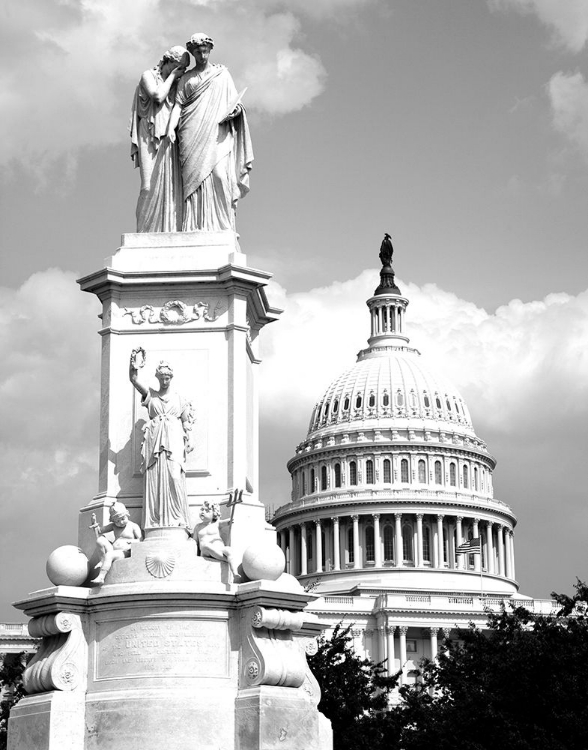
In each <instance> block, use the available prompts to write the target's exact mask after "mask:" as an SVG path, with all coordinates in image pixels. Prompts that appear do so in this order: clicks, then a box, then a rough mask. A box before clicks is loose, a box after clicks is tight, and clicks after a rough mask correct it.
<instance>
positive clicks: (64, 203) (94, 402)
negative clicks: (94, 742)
mask: <svg viewBox="0 0 588 750" xmlns="http://www.w3.org/2000/svg"><path fill="white" fill-rule="evenodd" d="M1 14H2V28H3V32H2V33H3V44H2V47H1V54H2V55H3V56H4V57H5V62H4V65H3V66H2V71H3V72H2V73H1V74H0V75H2V78H3V91H4V92H5V94H4V108H3V109H4V116H3V118H2V123H1V124H0V132H1V135H2V137H1V138H0V162H1V163H2V166H3V175H2V178H1V182H0V189H1V204H0V226H1V229H0V243H1V246H2V283H3V285H4V286H3V288H2V294H1V299H0V310H1V314H2V319H3V323H4V324H3V326H2V334H1V335H2V351H3V352H4V368H3V372H2V375H1V376H0V388H1V393H2V401H3V407H4V408H3V426H4V429H3V451H2V454H1V458H0V477H1V482H2V489H1V492H2V497H3V502H2V506H1V507H0V521H1V528H2V529H3V532H2V536H3V544H2V553H1V554H2V556H3V561H2V566H3V570H5V571H7V570H10V571H11V575H10V576H3V583H2V588H1V589H0V602H1V604H2V605H3V607H0V618H2V619H11V618H12V619H13V618H14V617H15V615H13V614H12V612H11V610H10V607H9V606H8V602H9V601H11V600H14V599H15V598H18V597H20V596H21V595H22V594H24V593H26V592H27V591H30V590H32V589H35V588H39V587H41V586H43V585H45V576H44V562H45V560H46V558H47V556H48V554H49V553H50V552H51V550H52V549H53V548H54V547H56V546H58V545H59V544H64V543H68V542H69V543H75V540H76V524H77V510H78V508H79V507H80V506H82V505H84V504H85V503H86V502H88V501H89V500H90V498H91V497H92V496H93V495H94V493H95V492H96V486H97V485H96V463H97V455H98V445H97V437H98V381H99V339H98V336H97V335H96V330H97V318H96V315H97V314H98V312H99V307H98V303H97V301H96V300H94V299H92V298H90V297H89V296H87V295H83V294H82V293H81V292H80V291H79V290H78V288H77V285H76V284H75V278H76V277H77V276H79V275H81V274H84V273H87V272H91V271H94V270H97V269H98V268H99V267H100V266H101V265H102V262H103V258H105V257H106V256H109V255H111V254H112V253H113V251H114V250H115V249H116V247H118V244H119V238H120V235H121V234H122V233H123V232H128V231H133V230H134V208H135V202H136V198H137V194H138V174H137V173H136V172H135V171H134V170H133V169H132V166H131V161H130V158H129V148H130V144H129V138H128V134H127V130H126V127H127V122H128V115H129V111H130V102H131V99H132V94H133V90H134V86H135V85H136V83H137V81H138V79H139V77H140V74H141V72H142V71H143V70H144V69H146V68H148V67H151V66H153V65H154V64H155V63H156V62H157V60H158V59H159V57H160V56H161V54H162V52H163V51H164V50H165V49H166V48H168V47H169V46H171V45H173V44H177V43H184V42H185V41H186V39H188V37H189V36H190V35H191V34H192V33H193V32H195V31H201V30H202V31H206V32H207V33H209V34H210V35H211V36H213V37H214V38H215V40H216V47H215V50H214V60H215V61H217V62H224V63H225V64H227V65H228V66H229V67H230V69H231V71H232V73H233V76H234V78H235V80H236V83H237V87H238V88H239V89H241V88H242V87H243V86H248V87H249V88H248V91H247V94H246V100H245V103H246V105H247V107H248V111H249V116H250V124H251V128H252V136H253V141H254V149H255V156H256V159H255V164H254V171H253V173H252V178H251V185H252V189H251V193H250V195H249V196H247V198H246V199H245V200H244V201H243V202H242V203H241V205H240V208H239V214H238V229H239V232H240V234H241V243H242V247H243V249H244V251H245V252H246V253H247V255H248V258H249V261H250V263H251V264H252V265H254V266H258V267H262V268H264V269H265V270H268V271H271V272H273V273H274V280H275V283H274V284H273V291H272V293H273V295H274V298H275V301H276V302H277V303H278V304H282V306H284V308H285V313H284V315H283V316H282V320H281V321H280V322H279V323H276V324H273V325H272V326H271V327H270V329H268V331H267V334H266V336H265V340H264V344H263V350H264V357H265V361H264V365H263V366H262V367H263V390H262V403H261V434H262V438H261V455H262V463H261V475H262V488H261V496H262V499H263V500H264V501H265V502H267V503H268V504H270V505H274V506H277V505H279V504H280V503H281V502H284V501H286V500H287V498H288V496H289V490H290V487H289V477H288V475H287V471H286V469H285V462H286V460H287V459H288V458H289V457H291V456H292V455H293V451H294V447H295V445H296V444H297V443H298V442H300V440H302V439H303V437H304V435H305V433H306V428H307V423H308V417H309V415H310V410H311V408H312V406H313V404H314V402H315V401H316V400H318V399H319V398H320V396H321V393H322V390H323V389H325V388H326V387H327V385H328V383H329V382H330V381H331V380H332V379H333V378H335V377H336V376H337V374H338V373H339V372H340V370H341V369H343V368H345V367H347V366H349V365H350V364H352V362H353V361H354V356H355V353H356V352H357V351H358V350H359V349H360V348H361V347H363V346H364V343H365V339H366V338H367V336H368V332H369V330H368V317H367V310H366V308H365V298H366V297H367V296H368V295H369V294H370V292H371V290H372V289H373V287H374V286H375V285H376V284H377V272H378V269H377V266H378V260H377V251H378V248H379V243H380V240H381V237H382V235H383V233H384V232H385V231H388V232H390V234H391V235H392V238H393V242H394V246H395V249H396V253H395V266H396V269H397V273H398V276H399V278H400V279H401V282H402V284H403V287H402V288H403V290H405V291H406V292H407V294H408V296H409V297H410V299H411V305H410V307H409V311H408V317H407V324H408V326H409V327H410V330H409V333H411V335H412V343H413V344H415V345H416V346H417V347H418V348H419V349H420V350H421V351H422V352H423V353H424V354H425V355H426V356H428V359H429V362H430V364H431V366H432V367H436V368H438V369H441V370H442V371H444V372H445V373H446V374H447V375H449V376H450V378H452V379H453V381H454V382H455V383H456V384H457V386H458V387H459V388H460V390H461V391H462V393H463V395H464V397H465V398H466V400H467V402H468V405H469V407H470V411H471V413H472V418H473V420H474V425H475V427H476V430H477V432H478V434H479V435H480V436H481V437H482V438H483V439H484V440H486V442H487V443H488V445H489V448H490V451H491V452H492V453H493V454H494V455H495V456H496V457H497V458H498V467H497V470H496V472H495V491H496V495H497V496H499V497H500V498H501V499H503V500H505V501H506V502H508V503H509V504H510V505H511V506H512V508H513V509H514V511H515V513H517V514H518V516H519V527H518V529H517V573H518V577H519V580H520V583H521V590H522V591H523V592H525V593H528V594H531V595H534V596H547V595H549V593H550V592H551V591H552V590H553V589H556V590H568V589H569V588H570V587H571V584H572V583H573V581H574V580H575V576H576V575H578V576H580V577H581V578H582V577H584V578H586V575H587V573H586V553H585V548H586V545H585V538H586V529H587V522H588V512H587V511H586V509H585V490H584V487H585V482H584V478H583V475H582V472H581V471H580V469H581V468H582V466H583V465H584V463H585V453H586V445H587V437H588V436H587V434H586V433H587V428H586V423H587V417H588V413H587V412H588V398H587V396H588V393H587V390H588V356H587V355H586V352H587V351H588V291H587V289H588V253H586V244H587V242H586V238H587V237H588V211H587V210H586V195H587V194H588V83H587V77H588V65H587V51H586V50H587V39H588V3H587V2H586V1H585V0H489V2H483V1H482V0H480V1H479V2H475V3H474V2H471V0H388V2H384V1H383V0H380V1H378V0H312V2H311V1H308V2H307V1H305V0H290V2H288V3H286V2H279V1H277V0H276V1H274V0H266V1H265V2H261V0H258V1H257V2H254V1H250V0H240V1H238V0H208V1H206V2H204V1H203V2H188V1H187V0H168V2H166V3H162V2H159V0H137V1H136V2H134V3H132V4H127V3H122V2H115V0H94V2H89V0H84V1H80V0H67V1H65V2H57V1H53V0H51V1H45V2H41V0H25V1H24V2H20V3H18V4H16V3H14V4H12V5H10V6H7V7H5V8H4V9H3V10H2V11H1Z"/></svg>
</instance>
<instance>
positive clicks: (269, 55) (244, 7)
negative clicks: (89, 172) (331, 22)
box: [0, 0, 369, 176]
mask: <svg viewBox="0 0 588 750" xmlns="http://www.w3.org/2000/svg"><path fill="white" fill-rule="evenodd" d="M365 2H369V0H316V1H314V2H313V3H310V4H309V3H306V2H302V0H299V1H298V2H295V3H294V4H292V3H285V2H281V0H269V1H268V2H261V0H243V1H242V2H236V0H192V1H191V2H185V1H184V0H165V1H164V0H134V2H132V3H124V2H120V0H23V2H22V3H20V4H18V5H15V6H14V7H13V8H12V9H11V11H10V13H7V14H5V17H4V32H5V34H4V37H5V38H4V43H3V45H2V48H1V49H0V55H2V58H3V65H2V66H0V71H1V72H0V85H1V87H2V92H3V117H2V122H1V124H0V164H4V165H8V164H11V163H14V161H15V160H16V161H17V162H20V163H24V164H25V165H27V166H28V167H29V168H31V169H32V170H35V171H36V172H37V173H38V174H39V175H40V176H42V175H43V174H44V173H45V171H46V169H47V167H48V166H50V165H52V164H53V163H54V162H55V161H56V160H57V159H62V158H69V165H70V167H71V165H72V164H75V155H76V154H77V153H79V151H80V150H81V149H85V148H101V147H105V146H109V145H111V144H115V143H122V142H124V141H125V140H126V139H127V138H128V134H127V130H126V128H127V123H128V118H129V112H130V104H131V100H132V95H133V90H134V86H135V85H136V83H137V82H138V80H139V78H140V75H141V73H142V71H144V70H145V69H147V68H150V67H153V66H154V65H155V64H156V63H157V61H158V60H159V59H160V57H161V55H162V53H163V52H164V51H165V50H166V49H167V48H169V47H170V46H172V45H173V44H184V43H185V41H186V39H188V37H189V36H190V34H191V33H193V32H194V31H196V30H205V31H206V32H207V33H209V34H211V36H212V37H213V38H215V40H216V42H217V45H216V48H215V51H214V61H216V62H223V63H224V64H226V65H227V66H228V67H229V68H230V69H231V71H232V72H233V75H234V77H235V79H236V83H237V86H238V87H239V88H241V87H243V86H248V87H249V90H248V92H247V95H246V101H245V104H246V105H247V107H248V108H249V109H250V110H253V111H257V112H259V113H261V114H266V115H268V114H269V115H284V114H286V113H288V112H292V111H295V110H298V109H300V108H301V107H304V106H307V105H308V104H310V103H311V102H312V100H313V99H314V98H315V97H317V96H318V95H319V94H320V93H321V92H322V90H323V88H324V86H325V80H326V74H325V70H324V67H323V65H322V63H321V61H320V59H319V57H318V56H317V55H316V54H314V53H313V52H312V51H311V50H310V51H309V50H305V49H303V46H302V42H303V39H304V37H303V33H302V28H301V23H302V22H303V20H304V18H305V17H306V16H311V17H312V18H313V19H314V20H321V19H326V18H330V17H332V16H334V15H336V16H337V17H338V20H339V22H340V21H341V16H342V14H343V17H347V15H348V14H349V12H350V11H351V10H353V8H354V7H356V6H357V7H359V6H362V5H363V4H364V3H365ZM301 19H302V20H301ZM23 50H26V54H25V53H23ZM72 156H73V158H74V161H72Z"/></svg>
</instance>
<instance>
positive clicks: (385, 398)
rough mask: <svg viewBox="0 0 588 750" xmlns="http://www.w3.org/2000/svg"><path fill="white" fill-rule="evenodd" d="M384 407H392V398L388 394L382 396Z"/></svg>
mask: <svg viewBox="0 0 588 750" xmlns="http://www.w3.org/2000/svg"><path fill="white" fill-rule="evenodd" d="M382 406H390V396H389V395H388V394H387V393H384V395H383V396H382Z"/></svg>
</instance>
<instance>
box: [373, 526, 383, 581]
mask: <svg viewBox="0 0 588 750" xmlns="http://www.w3.org/2000/svg"><path fill="white" fill-rule="evenodd" d="M373 515H374V560H375V566H376V568H381V567H382V540H381V539H380V514H379V513H374V514H373Z"/></svg>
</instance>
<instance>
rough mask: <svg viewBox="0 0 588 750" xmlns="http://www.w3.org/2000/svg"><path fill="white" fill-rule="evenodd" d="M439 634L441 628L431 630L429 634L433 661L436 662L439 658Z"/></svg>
mask: <svg viewBox="0 0 588 750" xmlns="http://www.w3.org/2000/svg"><path fill="white" fill-rule="evenodd" d="M438 632H439V628H429V633H430V635H431V661H435V659H436V658H437V651H438V649H439V645H438V643H437V633H438Z"/></svg>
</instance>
